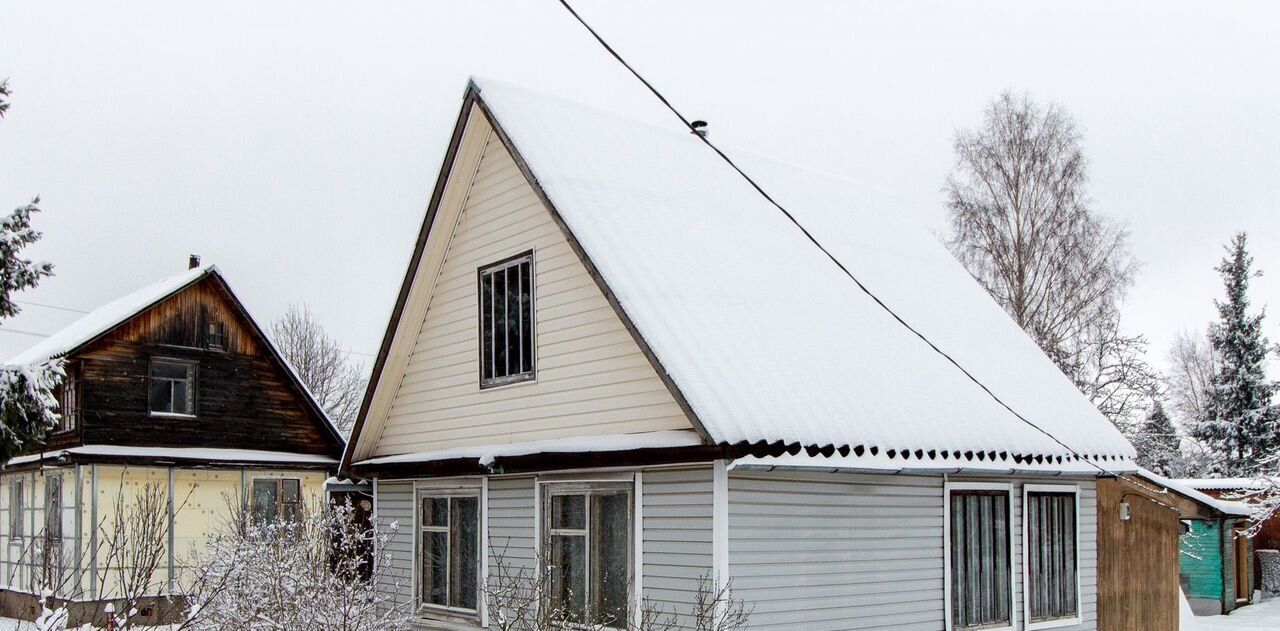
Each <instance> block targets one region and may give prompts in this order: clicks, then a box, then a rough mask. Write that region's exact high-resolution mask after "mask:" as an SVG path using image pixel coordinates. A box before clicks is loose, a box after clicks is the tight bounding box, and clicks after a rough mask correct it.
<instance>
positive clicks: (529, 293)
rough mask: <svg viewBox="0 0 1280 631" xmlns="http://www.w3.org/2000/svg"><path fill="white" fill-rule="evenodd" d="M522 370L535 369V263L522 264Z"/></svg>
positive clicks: (529, 370) (530, 370)
mask: <svg viewBox="0 0 1280 631" xmlns="http://www.w3.org/2000/svg"><path fill="white" fill-rule="evenodd" d="M520 354H521V362H520V371H521V372H532V371H533V264H532V263H530V262H524V263H521V264H520Z"/></svg>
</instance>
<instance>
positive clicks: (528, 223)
mask: <svg viewBox="0 0 1280 631" xmlns="http://www.w3.org/2000/svg"><path fill="white" fill-rule="evenodd" d="M472 124H473V125H474V124H486V125H487V123H483V121H480V122H475V120H474V119H473V123H472ZM480 138H484V136H481V137H480ZM476 142H487V144H486V145H484V148H483V154H482V157H481V160H480V162H479V165H478V168H476V169H475V171H474V179H473V181H472V184H471V187H470V191H469V193H468V195H467V196H466V198H465V200H464V201H463V202H462V210H461V215H460V216H459V214H458V210H457V209H449V208H441V210H440V212H439V214H438V215H437V217H436V220H435V225H434V226H433V227H432V231H431V235H430V237H429V239H428V248H427V249H428V250H429V251H434V249H438V248H441V247H447V252H446V253H445V255H444V257H443V263H442V264H441V265H440V267H439V269H438V270H435V269H428V268H431V267H432V266H431V265H426V264H424V265H423V267H422V268H420V270H419V272H418V273H419V275H432V274H435V273H436V272H437V271H438V276H437V277H435V278H434V283H431V282H429V280H431V279H419V280H418V281H416V282H417V283H419V284H421V285H423V286H427V287H431V289H430V291H431V295H430V297H429V302H428V305H427V310H426V314H425V318H423V319H422V320H421V321H420V330H417V331H415V333H416V339H415V340H410V341H409V342H411V343H410V344H407V348H409V349H411V350H409V351H408V352H409V358H408V360H407V363H406V365H405V369H404V374H403V376H402V377H400V376H391V375H384V377H383V380H384V382H387V384H386V385H387V386H390V387H394V388H396V391H395V395H394V398H393V399H392V400H391V402H390V405H389V411H388V413H387V417H386V420H385V423H383V424H382V426H381V430H380V437H379V438H378V440H377V441H376V445H374V446H373V447H372V448H371V449H370V451H368V452H367V453H368V454H369V455H372V456H384V455H392V454H398V453H409V452H417V451H429V450H437V449H447V448H450V447H458V446H466V445H483V444H503V443H510V442H521V441H530V440H541V439H549V438H561V437H569V436H581V435H598V434H627V433H636V432H647V431H658V430H672V429H689V428H690V427H691V425H690V423H689V420H688V418H687V417H686V416H685V415H684V413H683V411H682V410H681V409H680V407H679V406H678V405H677V403H676V402H675V399H674V398H673V397H672V396H671V394H670V392H669V391H668V390H667V388H666V386H665V385H664V384H663V383H662V381H661V379H660V378H659V377H658V375H657V373H656V371H654V369H653V367H652V365H651V364H650V363H649V361H648V360H647V359H646V358H645V356H644V354H643V353H642V352H641V350H640V347H639V346H638V345H637V344H636V343H635V341H634V339H633V338H632V337H631V335H630V333H628V332H627V330H626V327H625V326H624V325H623V322H622V320H621V319H620V318H619V317H618V315H617V314H616V313H615V312H614V310H613V308H612V307H611V306H610V305H609V303H608V301H607V300H606V298H605V296H604V294H603V293H602V292H601V291H600V289H599V288H598V287H597V286H596V284H595V281H593V280H592V278H591V276H590V275H589V274H588V272H587V268H586V266H585V265H584V264H583V262H582V261H581V260H580V259H579V258H578V256H577V254H575V253H574V251H573V250H572V249H571V247H570V245H569V242H568V241H567V240H566V238H565V237H564V235H563V233H562V232H561V230H560V228H559V227H558V226H557V225H556V223H555V221H554V220H553V218H552V216H551V214H550V212H549V211H548V210H547V209H546V208H545V207H544V206H543V204H542V202H541V201H540V200H539V199H538V197H537V195H536V194H535V192H534V190H533V188H532V187H531V186H530V185H529V183H528V181H527V180H526V179H525V178H524V176H523V175H522V174H521V172H520V170H519V169H518V168H517V166H516V163H515V161H514V160H513V159H512V157H511V155H510V154H509V153H508V152H507V151H506V149H505V148H504V147H503V146H502V143H501V142H500V141H499V140H498V139H497V137H496V136H488V140H487V141H483V140H481V141H476ZM455 175H457V174H455ZM467 175H470V173H468V174H467ZM451 213H452V214H451ZM455 224H456V226H457V227H456V229H455V228H454V226H455ZM445 244H447V246H446V245H445ZM529 249H533V250H534V263H533V265H534V273H535V281H536V282H535V289H534V296H535V309H536V311H535V341H536V345H537V380H536V381H534V382H529V383H523V384H518V385H510V386H506V387H501V388H493V389H487V390H481V389H480V387H479V366H478V355H479V350H478V349H479V331H478V329H479V324H478V322H479V319H478V317H477V303H478V298H477V269H478V268H479V267H481V266H484V265H486V264H489V263H493V262H496V261H499V260H501V259H504V258H506V257H509V256H512V255H515V254H519V253H521V252H524V251H527V250H529ZM435 258H439V257H438V256H436V257H435ZM428 260H435V259H433V258H432V257H428V256H426V255H424V261H428ZM405 317H407V318H412V317H415V316H414V315H413V314H411V313H409V312H408V311H406V313H405ZM417 317H419V318H422V316H421V315H418V316H417ZM396 344H397V347H398V346H399V345H400V344H405V342H404V341H400V340H397V342H396ZM373 423H374V424H373V426H377V424H378V420H374V421H373ZM365 449H369V448H365V447H361V450H365ZM364 453H366V452H365V451H362V452H361V453H359V454H357V455H358V456H359V457H363V454H364Z"/></svg>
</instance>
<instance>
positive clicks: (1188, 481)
mask: <svg viewBox="0 0 1280 631" xmlns="http://www.w3.org/2000/svg"><path fill="white" fill-rule="evenodd" d="M1174 481H1175V482H1177V483H1179V484H1183V485H1185V486H1188V487H1191V488H1193V489H1196V490H1200V491H1204V490H1210V491H1262V490H1266V489H1267V488H1269V485H1268V484H1267V481H1266V480H1265V479H1263V478H1177V479H1175V480H1174ZM1275 484H1276V485H1280V480H1276V481H1275Z"/></svg>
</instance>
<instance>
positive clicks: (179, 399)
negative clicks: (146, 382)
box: [149, 358, 196, 416]
mask: <svg viewBox="0 0 1280 631" xmlns="http://www.w3.org/2000/svg"><path fill="white" fill-rule="evenodd" d="M150 390H151V391H150V396H149V400H150V406H151V413H152V414H173V415H179V416H194V415H195V413H196V365H195V363H193V362H185V361H180V360H176V359H161V358H156V359H152V360H151V384H150Z"/></svg>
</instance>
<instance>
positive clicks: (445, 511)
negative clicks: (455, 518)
mask: <svg viewBox="0 0 1280 631" xmlns="http://www.w3.org/2000/svg"><path fill="white" fill-rule="evenodd" d="M422 525H423V526H438V527H441V528H443V527H445V526H448V525H449V498H447V497H424V498H422Z"/></svg>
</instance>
